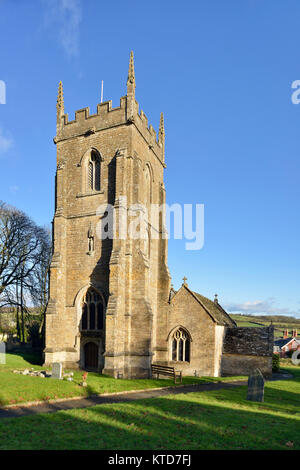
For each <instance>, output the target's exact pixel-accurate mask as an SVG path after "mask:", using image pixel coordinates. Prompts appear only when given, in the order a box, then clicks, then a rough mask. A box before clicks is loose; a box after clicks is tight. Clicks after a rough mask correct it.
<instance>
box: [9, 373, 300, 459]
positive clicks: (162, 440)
mask: <svg viewBox="0 0 300 470" xmlns="http://www.w3.org/2000/svg"><path fill="white" fill-rule="evenodd" d="M289 370H290V371H291V372H292V373H293V374H294V378H293V379H291V380H283V381H278V382H267V383H266V385H265V401H264V403H254V402H248V401H246V399H245V398H246V393H247V388H246V387H237V388H234V389H227V390H217V391H210V392H201V393H200V392H194V393H188V394H183V393H182V394H180V395H169V396H164V397H160V398H153V399H145V400H138V401H136V402H131V403H121V404H113V405H111V404H110V405H98V406H94V407H91V408H86V409H76V410H69V411H59V412H56V413H53V414H44V415H43V414H39V415H35V416H27V417H23V418H10V419H1V420H0V449H50V450H51V449H108V450H135V449H151V450H157V449H165V450H180V449H185V450H192V449H196V450H200V449H286V450H289V449H298V450H299V449H300V368H295V367H294V368H289Z"/></svg>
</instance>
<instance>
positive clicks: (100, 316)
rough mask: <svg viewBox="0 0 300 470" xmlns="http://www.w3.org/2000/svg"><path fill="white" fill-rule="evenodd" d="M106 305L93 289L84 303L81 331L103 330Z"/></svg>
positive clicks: (86, 295)
mask: <svg viewBox="0 0 300 470" xmlns="http://www.w3.org/2000/svg"><path fill="white" fill-rule="evenodd" d="M103 325H104V305H103V300H102V297H101V295H100V294H98V292H96V291H95V290H94V289H93V288H92V287H91V288H90V289H89V290H88V291H87V293H86V294H85V297H84V299H83V303H82V317H81V330H103Z"/></svg>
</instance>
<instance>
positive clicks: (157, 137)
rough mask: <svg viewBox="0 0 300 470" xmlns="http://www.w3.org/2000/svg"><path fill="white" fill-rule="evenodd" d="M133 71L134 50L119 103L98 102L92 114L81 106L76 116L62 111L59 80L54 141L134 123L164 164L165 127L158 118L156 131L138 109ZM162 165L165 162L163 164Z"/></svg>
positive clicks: (61, 91) (61, 94) (88, 109)
mask: <svg viewBox="0 0 300 470" xmlns="http://www.w3.org/2000/svg"><path fill="white" fill-rule="evenodd" d="M135 87H136V83H135V72H134V59H133V52H131V54H130V61H129V70H128V78H127V94H126V96H123V97H122V98H121V99H120V106H118V107H116V108H113V107H112V101H106V102H104V103H100V104H98V105H97V111H96V113H95V114H90V108H89V107H87V108H82V109H79V110H77V111H75V119H73V120H71V121H69V116H68V114H66V113H64V101H63V89H62V83H61V82H60V83H59V89H58V98H57V123H56V137H55V138H54V142H55V143H56V144H57V143H58V142H61V141H64V140H67V139H72V138H77V137H79V136H82V137H88V136H89V135H91V134H95V133H96V132H101V131H104V130H105V129H111V128H113V127H117V126H125V125H126V126H129V125H133V126H135V127H136V129H137V131H138V132H139V133H140V135H141V136H142V137H143V139H144V140H145V141H146V143H147V145H148V148H149V149H150V150H151V151H153V152H154V154H155V155H156V157H157V158H158V159H159V161H160V162H161V163H162V164H163V165H164V160H165V157H164V129H163V131H162V126H163V121H162V118H161V120H160V127H159V132H158V134H157V133H156V131H155V129H154V128H153V126H152V125H151V124H150V125H149V124H148V119H147V117H146V115H145V113H144V111H143V110H141V111H140V112H139V104H138V102H137V101H136V99H135ZM164 166H165V165H164Z"/></svg>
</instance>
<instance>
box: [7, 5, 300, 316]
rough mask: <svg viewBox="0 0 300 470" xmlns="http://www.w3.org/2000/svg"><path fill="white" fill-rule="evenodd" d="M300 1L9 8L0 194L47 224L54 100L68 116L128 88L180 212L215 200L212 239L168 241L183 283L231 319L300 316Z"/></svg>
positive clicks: (208, 228)
mask: <svg viewBox="0 0 300 470" xmlns="http://www.w3.org/2000/svg"><path fill="white" fill-rule="evenodd" d="M299 25H300V3H299V1H297V0H294V1H293V0H286V1H285V2H282V1H281V0H264V1H262V0H243V1H240V0H227V1H226V2H224V0H191V1H187V2H184V3H183V2H180V1H177V0H164V1H163V2H161V1H156V0H153V1H152V2H150V3H149V2H142V1H136V0H131V1H130V2H129V1H127V0H123V1H121V0H115V1H114V2H104V1H101V0H84V1H83V0H26V1H21V0H0V39H1V48H0V80H3V81H4V82H5V83H6V89H7V95H6V104H5V105H3V104H0V188H1V189H0V199H2V200H4V201H6V202H8V203H10V204H12V205H15V206H16V207H18V208H20V209H22V210H24V211H25V212H26V213H28V214H29V215H30V216H31V217H32V218H33V219H34V220H35V221H36V222H37V223H39V224H41V225H44V224H46V225H49V224H50V222H51V220H52V217H53V210H54V175H55V165H56V153H55V152H56V149H55V146H54V144H53V141H52V139H53V137H54V135H55V117H56V108H55V106H56V94H57V86H58V82H59V80H62V81H63V84H64V97H65V111H66V112H67V113H69V118H70V119H73V116H74V112H75V110H76V109H80V108H82V107H85V106H90V109H91V112H95V110H96V105H97V103H98V102H99V101H100V90H101V80H104V100H108V99H111V100H112V101H113V106H118V104H119V99H120V97H121V96H123V95H124V94H125V93H126V79H127V71H128V60H129V53H130V50H133V51H134V54H135V72H136V81H137V88H136V98H137V100H138V102H139V104H140V109H143V110H144V112H145V113H146V115H147V117H148V119H149V123H152V125H153V126H154V128H156V129H158V124H159V114H160V112H161V111H163V112H164V115H165V127H166V163H167V169H166V172H165V183H166V189H167V202H168V203H169V204H172V203H175V202H178V203H181V204H183V203H186V204H187V203H192V204H196V203H199V204H204V205H205V243H204V247H203V248H202V249H201V250H199V251H187V250H185V241H181V240H170V242H169V267H170V271H171V274H172V278H173V283H174V287H175V288H178V287H179V286H180V285H181V282H182V277H183V276H184V275H186V276H187V278H188V284H189V287H190V288H192V289H193V290H195V291H198V292H200V293H202V294H204V295H206V296H208V297H210V298H213V296H214V294H215V293H216V292H217V293H218V295H219V300H220V302H221V303H222V304H223V305H224V306H225V307H227V308H228V309H229V311H232V312H244V313H247V312H249V313H270V314H271V313H272V314H276V313H278V314H292V315H296V316H298V317H299V316H300V295H299V283H300V279H299V278H300V276H299V274H300V250H299V238H300V237H299V231H300V221H299V196H300V189H299V188H300V185H299V170H300V159H299V155H300V106H299V105H295V104H293V103H292V101H291V95H292V92H293V90H292V88H291V85H292V82H293V81H294V80H297V79H300V48H299V44H300V28H299Z"/></svg>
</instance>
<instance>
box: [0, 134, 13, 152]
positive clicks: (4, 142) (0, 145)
mask: <svg viewBox="0 0 300 470" xmlns="http://www.w3.org/2000/svg"><path fill="white" fill-rule="evenodd" d="M12 145H13V139H12V138H11V137H10V136H9V135H7V134H4V132H3V130H2V129H1V128H0V155H2V154H4V153H5V152H7V150H9V149H10V148H11V147H12Z"/></svg>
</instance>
